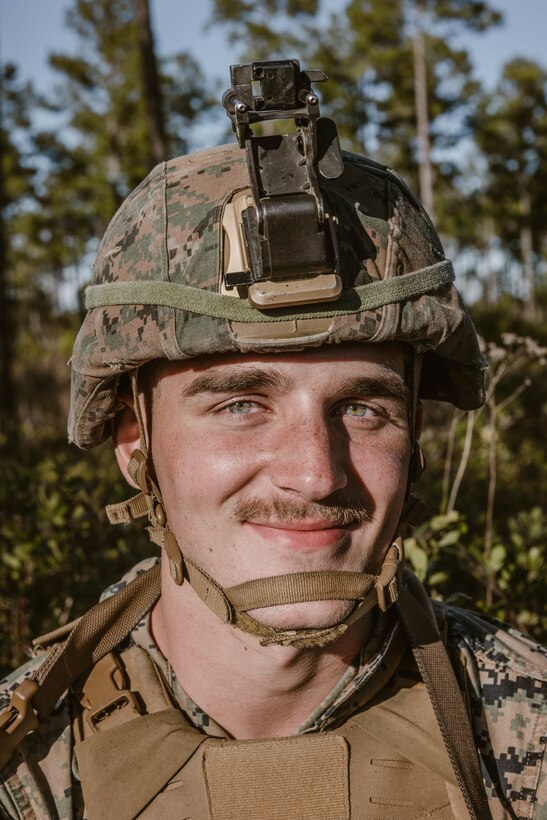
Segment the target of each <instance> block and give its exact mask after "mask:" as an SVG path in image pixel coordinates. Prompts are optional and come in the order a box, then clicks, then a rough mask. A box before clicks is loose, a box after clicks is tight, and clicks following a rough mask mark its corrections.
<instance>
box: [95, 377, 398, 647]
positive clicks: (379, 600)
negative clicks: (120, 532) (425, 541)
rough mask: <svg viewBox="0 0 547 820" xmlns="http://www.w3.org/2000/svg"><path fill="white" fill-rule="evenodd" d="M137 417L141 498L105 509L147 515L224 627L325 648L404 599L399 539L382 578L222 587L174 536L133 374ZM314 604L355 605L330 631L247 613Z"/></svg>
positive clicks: (345, 576)
mask: <svg viewBox="0 0 547 820" xmlns="http://www.w3.org/2000/svg"><path fill="white" fill-rule="evenodd" d="M131 384H132V390H133V398H134V406H135V415H136V417H137V423H138V427H139V435H140V441H141V449H136V450H134V451H133V453H132V455H131V459H130V460H129V463H128V465H127V469H128V472H129V475H130V476H131V478H132V479H133V481H134V482H135V483H136V484H137V486H138V487H139V489H140V493H139V495H137V496H135V497H134V498H132V499H129V501H124V502H121V503H120V504H111V505H109V506H108V507H107V508H106V511H107V514H108V518H109V520H110V522H111V523H112V524H119V523H129V521H131V520H133V519H135V518H140V517H142V516H144V515H147V516H148V519H149V521H150V526H149V527H148V528H147V529H148V533H149V535H150V540H151V541H153V543H155V544H157V545H158V546H160V547H161V548H162V549H164V550H165V553H166V556H167V560H168V562H169V571H170V574H171V577H172V578H173V581H174V582H175V583H176V584H178V585H179V586H180V585H182V584H183V583H189V584H190V585H191V586H192V588H193V589H194V591H195V592H196V593H197V595H198V596H199V597H200V598H201V600H202V601H203V602H204V603H205V604H206V605H207V606H208V607H209V609H210V610H211V611H212V612H214V613H215V615H217V617H218V618H220V619H221V620H222V621H223V622H224V623H227V624H232V625H233V626H235V627H237V628H238V629H241V630H243V631H244V632H248V633H249V634H251V635H254V636H256V637H257V638H259V640H260V643H261V644H262V645H264V646H266V645H269V644H279V645H282V646H295V647H312V646H325V645H326V644H328V643H331V642H332V641H334V640H336V639H337V638H338V637H340V636H341V635H343V633H344V632H345V631H346V630H347V628H348V627H349V626H350V624H352V623H354V622H355V621H357V620H358V619H359V618H362V617H363V615H365V614H366V613H367V612H369V611H370V610H371V609H372V608H373V607H374V606H376V605H378V606H379V607H380V609H381V610H382V611H384V612H385V611H386V610H387V609H388V607H390V606H391V605H392V604H393V603H395V601H397V599H398V597H399V588H400V584H401V579H402V571H403V563H404V554H403V542H402V539H401V537H400V536H398V537H397V538H396V539H395V540H394V542H393V543H392V545H391V546H390V547H389V549H388V551H387V553H386V556H385V558H384V562H383V564H382V568H381V571H380V573H379V575H369V574H367V573H361V572H345V571H335V570H333V571H318V572H296V573H289V574H286V575H276V576H273V577H268V578H258V579H255V580H252V581H245V582H244V583H241V584H237V585H236V586H232V587H227V588H222V587H221V586H220V585H219V584H218V583H217V582H216V581H215V580H214V579H213V578H211V576H210V575H209V574H208V573H207V572H205V570H203V569H202V568H201V567H199V566H198V565H197V564H195V563H194V562H193V561H191V560H190V559H189V558H188V557H187V556H185V555H183V553H182V550H181V549H180V546H179V544H178V542H177V539H176V537H175V534H174V533H173V531H172V530H171V529H170V528H169V526H168V523H167V516H166V514H165V507H164V504H163V499H162V496H161V492H160V489H159V487H158V485H157V484H156V482H155V481H154V480H153V479H152V478H151V476H150V474H149V471H148V449H149V448H148V443H147V435H146V425H145V423H144V420H143V413H142V407H141V396H140V394H139V391H138V387H137V373H136V372H133V373H132V374H131ZM311 601H354V606H353V608H352V610H351V612H350V613H349V615H347V616H346V617H345V618H342V619H340V620H339V621H338V622H337V623H335V624H333V625H331V626H328V627H318V628H313V627H311V628H301V629H281V628H278V627H274V626H268V625H266V624H263V623H261V622H260V621H257V620H256V619H255V618H253V617H251V616H250V615H249V614H248V613H249V611H251V610H256V609H266V608H269V607H273V606H283V605H285V604H296V603H304V602H311Z"/></svg>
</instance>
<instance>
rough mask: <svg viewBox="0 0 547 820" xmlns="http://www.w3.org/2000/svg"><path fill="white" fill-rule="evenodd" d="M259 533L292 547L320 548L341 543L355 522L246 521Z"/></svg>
mask: <svg viewBox="0 0 547 820" xmlns="http://www.w3.org/2000/svg"><path fill="white" fill-rule="evenodd" d="M243 523H244V525H245V526H248V527H251V528H252V529H253V530H254V531H255V532H256V533H257V535H260V536H262V537H263V538H266V539H267V540H271V541H275V542H276V543H277V544H279V545H280V546H284V547H289V548H290V549H320V548H321V547H332V546H336V545H337V544H339V543H340V540H341V538H343V537H344V535H347V533H348V531H349V530H352V529H354V527H355V524H353V525H346V526H344V527H341V526H340V525H339V524H338V523H337V522H329V521H325V520H319V521H254V520H253V521H244V522H243Z"/></svg>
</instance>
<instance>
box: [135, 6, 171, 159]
mask: <svg viewBox="0 0 547 820" xmlns="http://www.w3.org/2000/svg"><path fill="white" fill-rule="evenodd" d="M135 10H136V17H137V27H138V32H139V49H140V57H141V59H140V63H141V72H142V74H141V76H142V89H143V95H144V103H145V107H146V121H147V127H148V143H149V162H150V167H153V166H154V165H157V164H158V162H162V161H163V160H164V159H166V157H167V153H168V151H167V141H166V138H165V127H164V121H163V113H162V105H161V88H160V81H159V73H158V62H157V59H156V52H155V49H154V35H153V33H152V26H151V23H150V9H149V4H148V0H135Z"/></svg>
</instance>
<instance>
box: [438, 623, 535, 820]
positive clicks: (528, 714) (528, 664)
mask: <svg viewBox="0 0 547 820" xmlns="http://www.w3.org/2000/svg"><path fill="white" fill-rule="evenodd" d="M447 616H448V624H449V635H450V637H449V642H450V643H452V644H453V645H455V646H456V647H457V649H458V650H459V655H460V659H461V661H462V663H463V665H464V667H465V669H466V673H467V680H468V684H469V693H468V694H469V697H470V704H471V714H472V719H473V724H474V725H473V729H474V733H475V739H476V742H477V748H478V750H479V753H480V756H481V762H482V768H483V776H484V780H485V786H486V790H487V794H488V798H489V802H490V808H491V811H492V817H493V818H494V820H498V818H500V819H501V818H507V817H511V818H518V820H521V818H522V820H525V819H526V820H545V818H547V772H546V770H545V761H544V756H545V745H546V742H547V709H546V704H547V698H546V696H547V653H546V651H545V650H544V649H543V648H542V647H541V646H540V645H539V644H536V643H534V642H533V641H531V640H529V639H527V638H525V637H524V636H523V635H521V634H520V633H518V632H516V631H514V630H512V629H509V627H507V626H505V625H504V624H501V623H499V622H494V623H491V622H488V621H486V620H484V619H483V618H481V617H479V616H478V615H477V614H476V613H472V612H467V611H465V610H461V609H457V608H455V607H449V608H448V611H447Z"/></svg>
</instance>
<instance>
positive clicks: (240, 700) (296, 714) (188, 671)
mask: <svg viewBox="0 0 547 820" xmlns="http://www.w3.org/2000/svg"><path fill="white" fill-rule="evenodd" d="M370 628H371V617H370V613H369V614H368V615H366V616H364V617H363V618H361V619H359V620H358V621H357V622H356V623H355V624H352V625H351V626H350V627H348V629H347V630H346V632H345V633H344V634H343V635H342V636H341V637H340V638H338V639H337V640H336V641H333V643H331V644H329V645H328V646H327V647H322V648H320V647H314V648H306V649H301V648H295V647H287V646H277V645H273V646H261V645H260V643H259V641H258V639H257V638H255V637H254V636H252V635H248V634H247V633H244V632H242V631H241V630H239V629H235V628H234V627H232V626H230V625H228V624H224V623H223V622H222V621H221V620H220V619H219V618H217V616H216V615H214V614H213V613H212V612H211V611H210V610H209V609H208V607H207V606H206V605H205V604H204V603H203V602H202V601H201V600H200V599H199V598H198V596H197V595H196V593H195V592H194V590H193V589H192V587H191V586H190V585H189V584H183V586H182V587H177V586H176V585H175V584H174V583H173V581H172V580H171V578H170V577H169V573H168V571H166V566H165V563H164V566H163V568H162V595H161V598H160V599H159V601H158V603H157V604H156V606H155V607H154V609H153V611H152V630H153V634H154V638H155V640H156V642H157V644H158V646H159V648H160V650H161V651H162V653H163V654H164V655H165V657H166V658H167V660H168V661H169V663H170V664H171V666H172V668H173V669H174V671H175V674H176V676H177V680H178V681H179V683H180V685H181V687H182V688H183V689H184V691H185V692H186V694H187V695H188V696H189V697H190V698H192V700H193V701H194V702H195V703H197V704H198V705H199V706H200V708H201V709H203V710H204V711H205V712H206V713H207V714H208V715H209V716H210V717H211V718H213V719H214V720H215V721H216V722H217V723H218V724H220V725H221V726H222V727H223V728H224V729H225V731H226V733H227V734H228V735H230V736H231V737H234V738H238V739H243V738H264V737H282V736H285V735H291V734H295V733H296V731H297V730H298V727H299V726H300V725H301V724H302V723H303V722H304V721H305V720H306V718H307V717H308V716H309V715H310V714H311V713H312V712H313V710H314V709H316V708H317V706H318V705H319V704H320V703H321V702H322V700H324V698H325V697H327V696H328V695H329V693H330V692H331V691H332V689H333V688H334V686H335V685H336V684H337V683H338V681H339V680H340V678H341V677H342V675H343V674H344V673H345V672H346V670H347V669H348V667H349V666H350V665H351V663H352V662H353V660H354V658H355V657H356V656H357V654H358V652H359V650H360V648H361V647H362V646H363V645H364V643H365V642H366V640H367V638H368V635H369V633H370Z"/></svg>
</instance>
